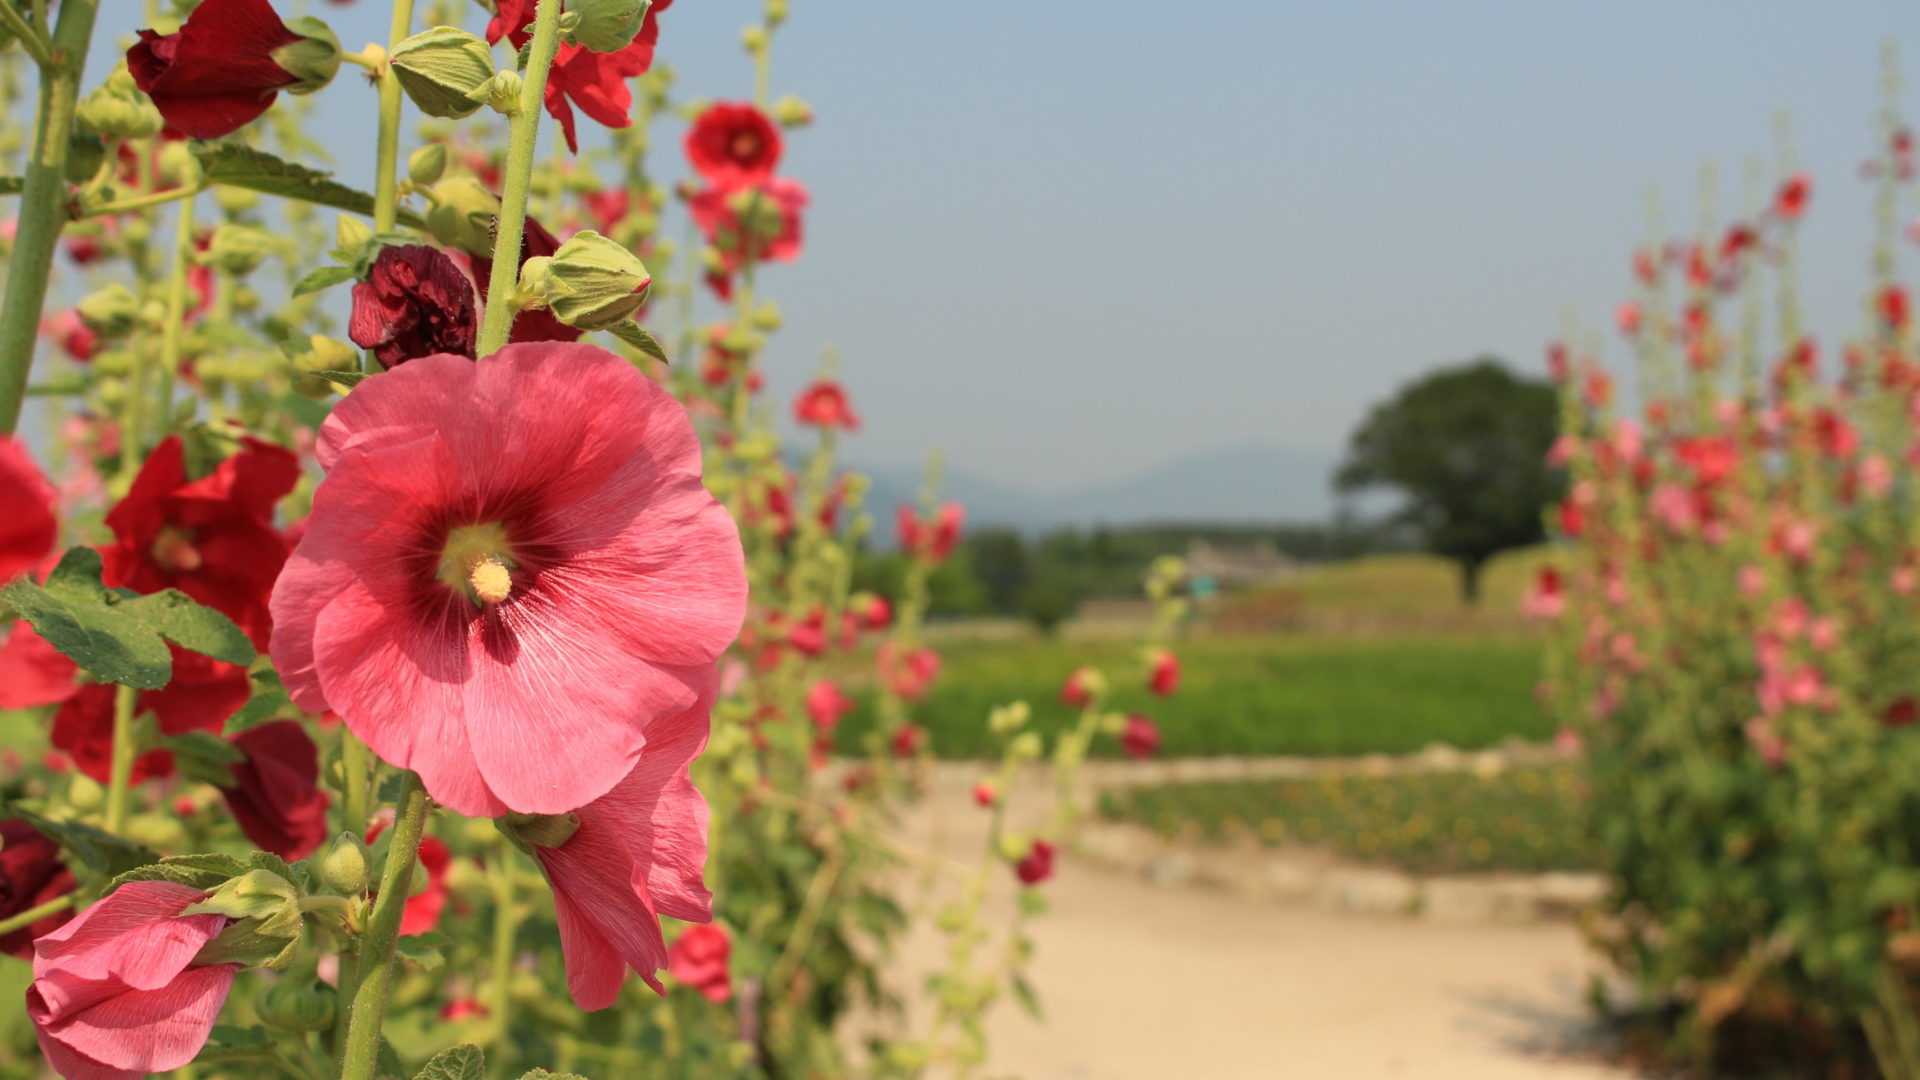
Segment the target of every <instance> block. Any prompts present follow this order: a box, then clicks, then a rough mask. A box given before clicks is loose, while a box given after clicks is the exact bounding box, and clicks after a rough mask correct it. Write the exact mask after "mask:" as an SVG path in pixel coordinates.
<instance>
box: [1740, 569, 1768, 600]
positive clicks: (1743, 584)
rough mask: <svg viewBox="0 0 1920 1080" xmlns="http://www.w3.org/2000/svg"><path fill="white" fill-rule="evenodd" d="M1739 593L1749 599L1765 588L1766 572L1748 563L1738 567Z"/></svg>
mask: <svg viewBox="0 0 1920 1080" xmlns="http://www.w3.org/2000/svg"><path fill="white" fill-rule="evenodd" d="M1739 585H1740V595H1742V596H1744V597H1746V598H1747V599H1749V600H1751V599H1753V598H1755V597H1757V596H1759V595H1760V594H1761V593H1762V592H1764V591H1766V588H1767V572H1766V571H1765V570H1762V569H1761V568H1759V567H1758V566H1754V565H1753V564H1751V563H1749V564H1747V565H1746V566H1743V567H1741V568H1740V575H1739Z"/></svg>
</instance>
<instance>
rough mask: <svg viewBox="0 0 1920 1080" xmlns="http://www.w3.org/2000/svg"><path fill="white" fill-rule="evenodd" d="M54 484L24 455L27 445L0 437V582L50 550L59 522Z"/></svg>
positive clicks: (9, 578)
mask: <svg viewBox="0 0 1920 1080" xmlns="http://www.w3.org/2000/svg"><path fill="white" fill-rule="evenodd" d="M55 494H56V493H55V491H54V488H53V485H52V484H51V483H49V482H48V480H47V478H46V475H45V474H44V473H42V472H41V471H40V467H39V466H38V465H36V464H34V461H33V457H32V456H31V455H29V454H28V453H27V445H26V443H23V442H21V441H20V440H19V439H17V438H14V437H13V436H11V435H0V506H4V507H6V513H5V514H0V581H9V580H12V579H13V578H16V577H19V576H20V575H21V574H24V573H26V572H27V571H29V570H31V569H33V567H34V565H35V564H37V563H38V562H39V561H40V560H41V559H44V558H46V557H47V553H48V552H50V551H52V550H53V541H54V538H55V537H56V536H58V535H59V531H60V523H59V522H58V521H57V520H56V519H55V518H54V515H53V502H54V497H55Z"/></svg>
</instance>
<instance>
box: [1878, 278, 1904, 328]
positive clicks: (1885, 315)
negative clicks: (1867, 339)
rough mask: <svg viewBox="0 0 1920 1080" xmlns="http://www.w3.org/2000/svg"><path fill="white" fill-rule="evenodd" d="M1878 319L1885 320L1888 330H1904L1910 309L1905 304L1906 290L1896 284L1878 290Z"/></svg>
mask: <svg viewBox="0 0 1920 1080" xmlns="http://www.w3.org/2000/svg"><path fill="white" fill-rule="evenodd" d="M1879 308H1880V317H1881V318H1882V319H1884V320H1886V324H1887V326H1888V328H1890V329H1893V330H1901V329H1904V328H1905V327H1906V325H1907V319H1908V318H1909V317H1910V315H1911V314H1912V309H1911V307H1910V305H1909V304H1908V303H1907V290H1905V289H1903V288H1901V287H1900V286H1899V285H1897V284H1890V285H1888V286H1887V287H1886V288H1884V289H1882V290H1880V301H1879Z"/></svg>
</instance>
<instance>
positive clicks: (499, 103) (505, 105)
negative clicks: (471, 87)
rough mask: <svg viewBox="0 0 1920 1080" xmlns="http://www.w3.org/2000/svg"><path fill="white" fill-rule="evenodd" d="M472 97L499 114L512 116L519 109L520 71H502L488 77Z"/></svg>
mask: <svg viewBox="0 0 1920 1080" xmlns="http://www.w3.org/2000/svg"><path fill="white" fill-rule="evenodd" d="M472 97H473V99H474V100H475V101H478V102H481V103H482V104H484V105H486V107H487V108H489V109H492V110H493V111H494V112H497V113H499V114H500V115H501V116H512V115H513V114H514V113H515V112H518V111H519V109H520V73H519V72H517V71H503V72H501V73H500V74H498V75H495V76H494V77H493V78H491V79H488V80H487V81H486V83H485V84H484V85H482V86H481V87H480V88H479V89H477V90H475V91H474V92H473V94H472Z"/></svg>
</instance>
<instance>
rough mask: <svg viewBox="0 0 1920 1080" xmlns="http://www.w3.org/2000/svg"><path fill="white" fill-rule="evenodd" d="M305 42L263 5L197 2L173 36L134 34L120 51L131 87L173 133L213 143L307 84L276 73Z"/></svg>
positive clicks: (262, 1) (260, 1)
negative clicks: (134, 40)
mask: <svg viewBox="0 0 1920 1080" xmlns="http://www.w3.org/2000/svg"><path fill="white" fill-rule="evenodd" d="M306 40H307V39H306V38H305V37H303V36H301V35H300V34H297V33H294V32H293V31H292V30H291V29H289V28H288V27H287V24H285V23H283V22H281V21H280V16H279V15H277V14H275V13H274V10H273V6H272V5H271V4H269V3H267V0H204V2H203V3H202V4H201V5H200V6H199V7H197V8H195V9H194V10H193V14H191V15H189V16H187V21H186V23H185V25H183V26H181V27H180V30H179V32H178V33H173V34H164V35H163V34H157V33H154V32H153V31H152V30H142V31H140V40H139V41H138V42H137V43H135V45H134V46H133V48H131V49H128V50H127V70H128V71H129V72H131V73H132V74H133V82H134V85H136V86H138V87H139V88H140V89H141V90H144V91H146V94H147V96H148V97H150V98H152V99H153V105H154V108H157V109H159V110H160V115H161V116H163V117H165V118H166V121H167V123H168V124H169V125H170V126H172V127H173V128H175V129H177V130H179V131H181V132H182V133H184V134H186V135H189V136H191V137H193V138H196V139H217V138H219V137H220V136H222V135H227V134H231V133H232V132H235V131H238V130H239V129H240V128H242V127H244V126H246V125H247V124H248V123H250V122H252V121H253V120H254V118H256V117H258V116H259V115H260V114H261V113H264V112H266V111H267V109H268V108H269V107H271V106H272V105H273V99H274V96H275V95H276V94H277V93H278V92H279V91H281V90H288V89H292V88H294V87H296V86H300V85H302V84H303V83H304V82H306V80H305V79H304V78H303V77H302V76H301V75H298V74H296V73H294V72H292V71H289V70H287V68H285V67H283V66H282V62H283V61H286V62H291V61H290V60H289V58H288V56H287V55H286V50H287V49H288V47H289V46H296V45H300V44H302V43H304V42H305V41H306Z"/></svg>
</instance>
